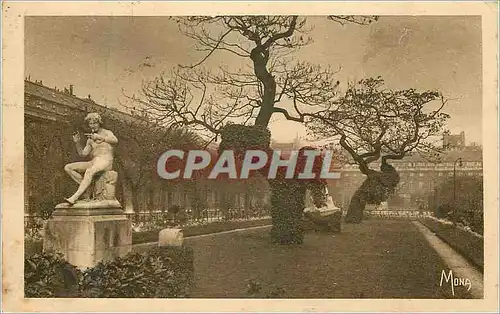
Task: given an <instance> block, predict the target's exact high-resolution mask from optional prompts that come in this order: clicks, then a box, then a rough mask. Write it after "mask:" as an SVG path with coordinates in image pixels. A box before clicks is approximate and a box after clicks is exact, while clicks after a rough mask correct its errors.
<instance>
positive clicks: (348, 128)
mask: <svg viewBox="0 0 500 314" xmlns="http://www.w3.org/2000/svg"><path fill="white" fill-rule="evenodd" d="M446 102H447V101H446V100H445V99H444V98H443V96H442V95H441V94H440V93H439V92H436V91H425V92H417V91H416V90H415V89H405V90H391V89H387V88H386V86H385V84H384V81H383V80H382V79H381V78H380V77H379V78H370V79H364V80H361V81H359V82H358V83H357V84H351V85H350V86H349V87H348V89H347V91H346V92H345V94H344V95H343V96H342V97H339V98H338V99H337V100H335V101H334V102H333V104H332V105H331V106H330V108H329V109H328V110H325V111H323V112H320V113H317V114H315V115H313V116H310V119H308V122H307V125H308V128H309V129H310V130H311V131H312V133H314V134H315V135H316V136H319V137H321V136H323V137H336V139H337V140H338V141H339V144H340V146H341V147H342V148H343V149H344V150H345V151H346V152H347V153H348V154H349V155H350V157H351V158H352V160H353V161H354V163H356V164H357V165H358V166H359V169H360V171H361V172H362V173H363V174H365V175H366V176H367V179H366V180H365V182H364V183H363V184H362V186H361V187H360V188H359V189H358V190H357V191H356V192H355V194H354V195H353V197H352V199H351V204H350V206H349V211H348V214H347V217H346V221H352V222H360V221H361V219H362V213H363V210H364V207H365V205H366V204H367V203H370V204H380V202H382V201H384V200H386V199H387V198H388V196H389V195H390V194H391V193H393V192H394V188H395V187H396V185H397V184H398V183H399V175H398V174H397V172H396V170H395V169H394V167H393V166H391V165H390V164H389V161H390V160H400V159H403V158H404V157H405V156H406V155H407V154H408V153H410V152H417V153H419V154H421V155H423V156H426V157H428V158H432V157H436V156H437V155H438V154H439V149H438V147H437V146H436V145H434V141H433V140H432V139H433V138H434V137H438V136H440V135H441V134H442V133H443V128H444V126H445V122H446V121H447V119H448V118H449V116H448V115H447V114H445V113H443V112H442V109H443V107H444V105H445V104H446ZM375 161H380V162H381V163H380V169H379V170H375V169H373V166H372V165H371V164H372V163H373V162H375Z"/></svg>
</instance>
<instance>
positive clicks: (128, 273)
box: [24, 247, 194, 298]
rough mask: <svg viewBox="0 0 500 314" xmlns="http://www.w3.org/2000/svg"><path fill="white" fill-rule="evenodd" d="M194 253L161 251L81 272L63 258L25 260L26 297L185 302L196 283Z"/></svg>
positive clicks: (38, 256)
mask: <svg viewBox="0 0 500 314" xmlns="http://www.w3.org/2000/svg"><path fill="white" fill-rule="evenodd" d="M193 273H194V266H193V253H192V250H191V249H188V248H186V247H158V248H155V249H153V250H151V251H149V252H147V253H143V254H139V253H133V254H128V255H127V256H125V257H123V258H117V259H115V260H113V261H111V262H101V263H99V264H97V265H96V266H95V267H93V268H90V269H87V270H85V271H84V272H81V271H79V270H78V269H77V268H76V267H74V266H73V265H71V264H69V263H68V262H66V261H65V260H64V259H63V258H62V256H61V255H57V254H46V253H44V254H36V255H34V256H32V257H29V258H27V259H25V267H24V276H25V285H24V289H25V296H26V297H32V298H33V297H37V298H51V297H52V298H53V297H73V298H75V297H87V298H88V297H91V298H183V297H187V296H188V294H189V291H190V289H191V285H192V282H193Z"/></svg>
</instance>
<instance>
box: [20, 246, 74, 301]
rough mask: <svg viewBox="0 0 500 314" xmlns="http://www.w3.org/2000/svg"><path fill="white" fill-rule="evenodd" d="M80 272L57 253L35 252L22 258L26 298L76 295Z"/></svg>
mask: <svg viewBox="0 0 500 314" xmlns="http://www.w3.org/2000/svg"><path fill="white" fill-rule="evenodd" d="M80 278H81V272H80V271H79V270H78V269H77V268H76V267H74V266H73V265H71V264H69V263H68V262H66V261H65V260H64V259H63V257H62V256H61V255H58V254H47V253H42V254H35V255H33V256H31V257H29V258H26V259H25V260H24V295H25V297H26V298H54V297H58V298H61V297H76V296H77V295H78V282H79V279H80Z"/></svg>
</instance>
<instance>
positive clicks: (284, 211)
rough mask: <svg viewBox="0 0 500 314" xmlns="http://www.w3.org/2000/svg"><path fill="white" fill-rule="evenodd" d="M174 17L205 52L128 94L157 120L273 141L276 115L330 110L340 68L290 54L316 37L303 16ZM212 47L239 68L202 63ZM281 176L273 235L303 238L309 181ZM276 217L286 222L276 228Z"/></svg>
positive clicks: (344, 19)
mask: <svg viewBox="0 0 500 314" xmlns="http://www.w3.org/2000/svg"><path fill="white" fill-rule="evenodd" d="M328 18H329V19H330V20H332V21H335V22H338V23H341V24H344V23H351V24H352V23H355V24H359V25H365V24H367V23H368V21H370V20H373V19H375V18H372V17H359V18H358V17H354V16H329V17H328ZM173 19H174V20H175V21H176V22H177V23H178V26H179V30H180V32H181V33H182V34H184V35H185V36H187V37H189V38H191V39H193V40H194V41H195V50H197V51H198V52H201V53H202V54H203V56H202V57H201V59H200V60H199V61H198V62H196V63H194V64H191V65H182V66H179V67H178V68H177V69H175V70H174V71H173V72H172V73H171V74H170V75H169V77H168V78H167V77H163V76H160V77H158V78H156V79H155V80H152V81H150V82H147V83H145V84H144V86H143V88H142V95H140V96H139V97H135V96H132V97H131V98H132V100H133V101H134V102H135V103H139V104H140V105H141V107H142V108H144V109H145V110H146V112H147V114H148V116H150V117H152V118H153V119H154V120H155V121H156V122H157V123H160V124H169V125H173V126H186V127H190V128H192V129H194V130H198V131H201V132H205V134H209V135H212V136H213V137H212V140H214V139H216V138H217V136H218V135H220V136H221V137H222V143H221V146H223V147H232V146H233V147H238V143H234V142H232V140H234V139H235V138H237V137H231V136H226V135H227V134H228V132H223V131H224V129H225V128H226V127H227V126H228V124H229V123H237V124H242V125H250V126H254V127H255V128H252V127H250V128H238V130H240V131H241V132H242V133H245V134H246V135H247V136H248V137H251V136H252V135H255V134H256V133H258V132H261V133H260V135H262V136H257V137H259V139H262V141H264V142H266V143H262V144H264V146H266V145H267V146H268V143H267V142H268V141H269V136H267V135H266V134H264V133H265V132H263V129H265V128H267V126H268V124H269V122H270V121H271V118H272V116H273V115H275V114H279V115H282V116H283V117H285V118H286V119H287V120H291V121H296V122H304V121H305V120H306V118H307V117H309V116H311V115H312V114H313V113H316V114H318V113H320V112H325V110H328V109H329V108H328V107H329V105H330V104H332V103H334V101H335V99H336V98H337V89H338V86H339V82H338V81H336V80H333V79H332V78H333V77H335V75H336V73H337V72H338V69H332V68H328V67H320V66H317V65H314V64H311V63H308V62H297V61H296V60H294V59H293V53H294V52H295V51H297V49H300V48H301V47H303V46H306V45H308V44H309V43H310V42H311V41H312V38H311V37H310V36H309V35H310V31H311V27H309V26H308V25H307V19H306V18H304V17H299V16H215V17H206V16H204V17H199V16H194V17H183V18H173ZM332 24H333V23H332ZM215 53H226V55H227V56H231V57H237V58H240V60H241V67H240V68H239V69H228V68H227V67H225V66H219V67H218V68H216V69H210V70H208V69H206V68H204V67H203V66H204V65H205V64H206V61H207V60H208V59H209V58H210V57H211V56H212V55H214V54H215ZM287 105H288V106H287ZM290 107H291V108H290ZM226 129H227V128H226ZM252 132H256V133H252ZM266 136H267V137H266ZM229 138H231V139H232V140H229V142H230V143H228V141H227V140H225V139H229ZM223 144H224V145H223ZM278 181H279V182H278ZM278 181H276V180H274V181H272V182H270V183H271V193H272V197H271V202H272V204H273V205H272V207H273V211H272V216H273V230H271V238H273V241H274V240H276V241H277V242H279V243H298V242H301V241H302V236H303V234H302V231H300V223H299V220H300V217H302V211H303V210H304V207H303V198H304V197H303V196H305V195H302V194H305V186H304V185H303V182H286V183H285V182H281V181H280V180H278ZM289 181H293V180H289ZM294 200H296V201H294ZM290 202H292V203H290ZM278 216H279V217H278ZM275 218H276V219H275ZM275 222H277V223H278V224H281V226H280V227H279V228H276V229H275V228H274V227H275V226H276V224H275ZM280 228H281V229H280ZM278 229H280V230H278ZM276 230H278V231H276ZM274 231H276V232H274Z"/></svg>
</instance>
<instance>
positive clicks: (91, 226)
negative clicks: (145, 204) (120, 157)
mask: <svg viewBox="0 0 500 314" xmlns="http://www.w3.org/2000/svg"><path fill="white" fill-rule="evenodd" d="M116 177H117V176H116V172H114V171H107V172H104V173H102V174H101V175H99V176H97V178H96V180H95V182H94V184H93V185H92V186H91V187H90V188H89V192H90V194H91V197H92V199H90V200H89V199H86V200H80V201H77V202H76V203H75V204H74V205H70V204H69V203H62V204H59V205H57V206H56V209H55V211H54V212H53V213H52V218H50V219H49V220H48V222H47V225H46V227H45V235H44V239H43V250H44V252H60V253H62V254H63V256H64V258H65V259H66V260H67V261H68V262H69V263H71V264H72V265H74V266H76V267H78V268H80V269H84V268H88V267H93V266H95V265H96V264H98V263H99V262H101V261H111V260H113V259H115V258H117V257H122V256H125V255H127V254H128V253H130V252H131V250H132V221H131V220H130V219H128V218H127V217H126V216H125V215H124V213H123V210H122V208H121V205H120V202H118V201H117V200H116V199H115V195H114V190H115V188H114V184H115V183H116Z"/></svg>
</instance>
